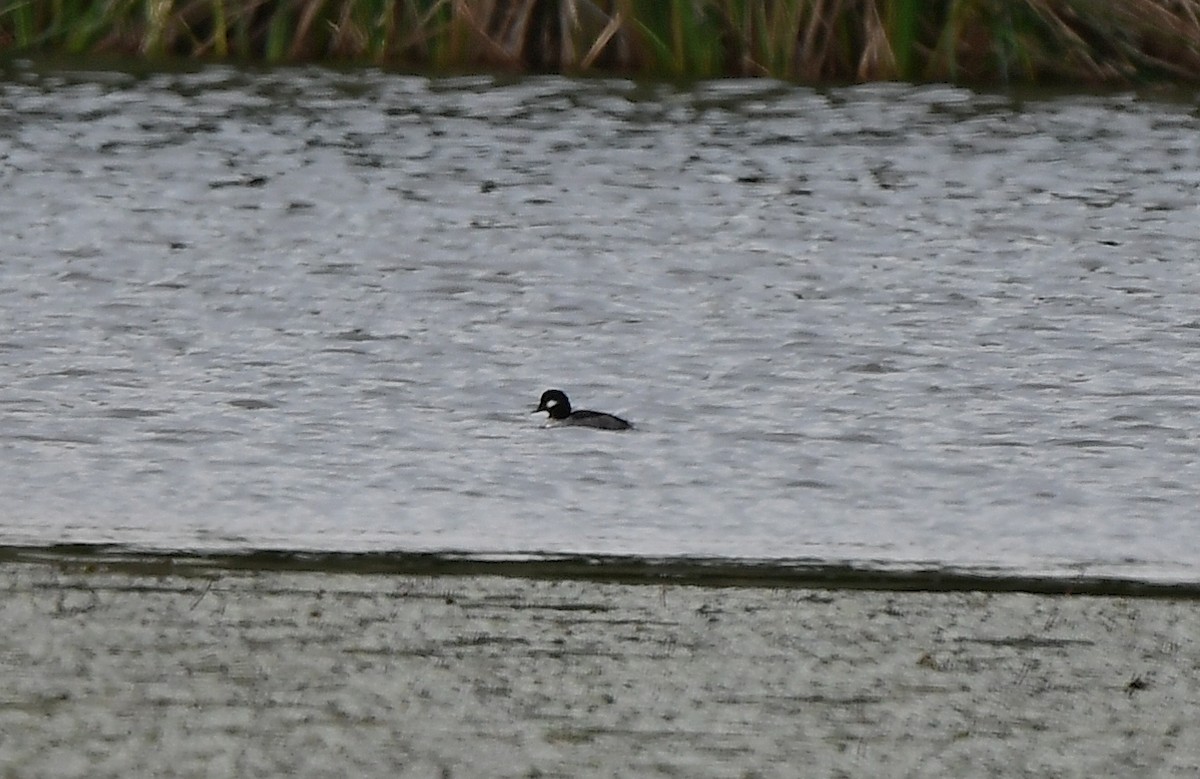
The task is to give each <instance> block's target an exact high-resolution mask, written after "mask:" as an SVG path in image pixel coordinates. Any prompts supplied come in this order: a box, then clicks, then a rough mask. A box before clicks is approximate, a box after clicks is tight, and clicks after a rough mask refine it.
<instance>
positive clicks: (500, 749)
mask: <svg viewBox="0 0 1200 779" xmlns="http://www.w3.org/2000/svg"><path fill="white" fill-rule="evenodd" d="M0 588H3V596H2V597H0V624H2V625H4V627H5V631H4V634H3V636H2V637H0V671H2V673H3V677H4V679H5V685H4V687H5V689H4V694H3V700H2V702H0V772H2V773H4V774H5V775H12V776H21V777H50V776H53V777H68V776H89V777H94V776H118V775H119V776H131V775H143V776H148V775H159V776H210V775H211V776H215V775H241V776H261V775H283V774H285V773H286V774H292V775H298V776H334V775H337V776H344V775H385V774H387V775H396V776H463V777H465V776H592V775H597V776H688V777H691V776H794V775H798V774H797V772H798V771H801V772H803V773H805V774H807V775H812V776H839V775H844V776H862V775H886V776H967V775H970V776H1001V775H1003V776H1039V777H1041V776H1080V777H1084V776H1089V777H1091V776H1131V775H1144V776H1197V775H1200V770H1198V769H1197V766H1200V732H1198V728H1200V726H1198V725H1197V722H1200V716H1198V715H1200V679H1198V675H1197V669H1198V668H1200V652H1198V651H1197V647H1196V645H1195V641H1194V637H1195V636H1196V635H1198V634H1200V612H1198V611H1197V609H1196V607H1195V603H1194V602H1193V601H1189V600H1184V599H1148V598H1125V597H1086V596H1079V595H1075V596H1061V595H1060V596H1047V595H1033V594H1019V593H983V592H873V591H865V590H853V589H849V590H847V589H805V588H765V587H725V588H707V587H699V586H693V585H688V584H661V585H645V584H643V585H631V584H615V583H598V582H589V581H579V580H562V579H560V580H545V579H536V578H522V577H500V576H489V575H441V576H422V575H395V574H392V575H356V574H349V573H328V572H327V573H309V572H297V571H281V570H252V569H244V570H239V569H224V570H221V569H208V570H191V571H186V570H185V571H182V572H172V571H171V570H170V568H169V567H166V568H164V569H162V570H161V571H158V572H153V571H150V570H147V569H136V568H133V569H130V570H120V569H115V568H113V567H107V566H94V565H80V564H75V563H69V562H57V563H56V562H54V561H52V560H47V561H43V562H30V561H23V562H15V561H8V562H5V563H3V564H2V565H0Z"/></svg>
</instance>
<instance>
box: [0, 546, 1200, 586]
mask: <svg viewBox="0 0 1200 779" xmlns="http://www.w3.org/2000/svg"><path fill="white" fill-rule="evenodd" d="M22 563H40V564H50V565H55V566H58V567H60V568H62V569H64V570H73V571H76V572H84V573H93V572H100V571H103V572H108V573H119V574H125V575H129V576H196V577H206V578H214V577H219V576H220V575H221V574H222V573H233V572H244V571H256V572H263V573H326V574H355V575H364V576H502V577H516V578H526V579H544V580H551V581H559V580H561V581H589V582H598V583H601V582H602V583H614V584H643V585H664V584H672V585H686V586H694V587H766V588H772V589H777V588H797V589H831V590H874V591H884V592H990V593H1029V594H1036V595H1086V596H1101V597H1137V598H1177V599H1200V583H1197V582H1169V581H1154V580H1152V579H1146V578H1137V579H1133V578H1120V577H1111V576H1090V575H1087V574H1080V575H1077V576H1062V575H1046V576H1037V575H1029V574H1025V573H1020V572H1013V571H1003V570H984V569H975V570H972V569H962V568H951V567H937V566H931V567H923V566H918V565H913V566H896V565H894V564H893V565H884V564H880V565H877V566H872V565H871V564H870V563H866V562H854V563H849V562H847V563H841V564H830V563H828V562H825V561H821V560H738V559H732V558H711V557H710V558H701V557H657V558H654V557H636V556H631V555H583V554H580V555H572V554H553V555H539V554H513V553H504V554H494V555H489V554H483V553H476V552H423V553H413V552H375V553H371V552H361V553H340V552H312V551H287V550H278V549H261V550H247V551H244V552H168V551H154V550H145V549H136V548H131V547H123V546H120V545H113V544H97V545H86V544H60V545H53V546H43V547H23V546H0V564H10V565H12V564H22Z"/></svg>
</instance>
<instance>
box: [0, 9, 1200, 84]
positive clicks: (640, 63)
mask: <svg viewBox="0 0 1200 779" xmlns="http://www.w3.org/2000/svg"><path fill="white" fill-rule="evenodd" d="M0 50H5V51H9V52H39V51H40V52H61V53H67V54H95V53H107V54H120V55H137V56H144V57H148V58H159V59H161V58H168V57H187V58H197V59H221V60H224V59H236V60H243V61H266V62H272V63H274V62H296V61H312V60H338V61H352V62H370V63H376V64H381V65H388V66H394V67H409V68H423V69H432V70H438V71H444V70H466V69H470V70H480V69H486V70H496V69H500V70H511V71H555V72H573V73H587V72H602V73H622V74H633V75H644V76H659V77H662V76H667V77H686V78H693V77H714V76H770V77H775V78H782V79H790V80H798V81H807V82H813V81H830V80H833V81H868V80H881V79H882V80H897V79H898V80H911V81H929V80H946V81H954V82H962V83H1015V82H1025V83H1029V82H1046V81H1066V82H1076V83H1088V84H1104V83H1130V82H1135V81H1138V80H1144V79H1155V78H1157V79H1162V78H1167V79H1174V80H1183V81H1188V82H1196V81H1200V0H102V1H101V0H0Z"/></svg>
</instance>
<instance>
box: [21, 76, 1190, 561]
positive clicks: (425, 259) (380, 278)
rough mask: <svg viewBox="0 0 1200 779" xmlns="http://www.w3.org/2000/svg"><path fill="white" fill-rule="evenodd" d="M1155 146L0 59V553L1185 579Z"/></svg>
mask: <svg viewBox="0 0 1200 779" xmlns="http://www.w3.org/2000/svg"><path fill="white" fill-rule="evenodd" d="M1198 152H1200V113H1198V112H1197V110H1196V109H1195V108H1194V106H1193V105H1191V104H1183V103H1176V102H1170V101H1165V100H1154V99H1145V98H1141V97H1138V96H1135V95H1110V96H1052V95H1045V96H1040V97H1039V96H1026V97H1025V98H1024V99H1018V98H1016V97H1013V96H1008V95H987V94H976V93H972V92H969V91H965V90H961V89H955V88H950V87H944V86H929V87H912V86H904V85H887V86H868V87H856V88H845V89H832V90H828V91H816V90H812V89H804V88H796V87H792V86H788V85H783V84H779V83H775V82H769V81H726V82H718V83H704V84H698V85H694V86H690V87H673V86H665V85H639V84H635V83H631V82H626V81H617V80H589V81H573V80H568V79H562V78H533V79H524V80H518V81H513V82H508V81H498V80H495V79H492V78H484V77H472V78H461V79H428V78H423V77H414V76H405V75H396V74H386V73H380V72H374V71H355V72H333V71H325V70H318V69H299V70H278V71H269V72H243V71H238V70H234V69H229V68H204V69H202V70H199V71H196V72H187V73H168V74H155V75H149V76H144V77H139V76H135V75H130V74H124V73H115V72H100V71H95V72H91V71H86V70H75V71H66V70H62V69H57V70H56V69H53V68H42V67H39V66H37V65H35V64H31V63H17V64H15V65H13V66H11V67H10V68H9V69H8V70H7V71H5V72H4V74H3V81H0V231H2V236H3V244H2V245H3V250H2V253H0V318H2V319H0V321H2V328H3V329H2V330H0V365H2V367H3V381H2V384H0V490H2V497H3V511H2V512H0V544H10V545H13V544H34V545H40V544H54V543H62V542H70V543H116V544H122V545H128V546H132V547H154V548H167V549H171V548H185V549H258V548H286V549H310V550H351V551H352V550H381V549H382V550H389V549H390V550H398V551H426V550H457V551H464V552H473V553H487V554H492V553H499V554H507V553H521V554H525V553H556V552H575V553H578V552H583V553H597V554H606V553H612V554H633V555H647V556H657V555H671V556H678V555H687V556H717V557H731V558H752V559H755V560H766V559H777V558H778V559H784V558H786V559H799V560H811V561H821V562H830V561H849V562H851V563H855V564H864V565H883V566H892V565H899V566H905V565H934V566H965V567H989V568H990V567H995V568H999V569H1005V570H1016V571H1051V572H1080V571H1083V572H1096V571H1113V572H1116V573H1117V574H1119V575H1129V576H1146V577H1151V578H1164V577H1165V578H1177V579H1189V580H1192V579H1200V544H1197V543H1196V542H1195V539H1196V537H1197V533H1196V522H1197V519H1198V506H1200V501H1198V500H1197V498H1198V497H1200V488H1198V487H1197V484H1198V482H1200V479H1198V477H1200V441H1198V436H1197V432H1198V429H1200V417H1198V415H1197V412H1198V411H1200V387H1198V385H1197V381H1196V376H1197V373H1198V372H1200V310H1198V309H1200V257H1198V256H1197V254H1198V252H1197V249H1198V248H1200V242H1198V239H1200V218H1198V217H1200V197H1198V196H1200V153H1198ZM548 387H560V388H562V389H564V390H566V391H567V392H568V394H569V395H570V396H571V398H572V400H573V401H574V402H575V405H577V406H581V407H587V408H595V409H600V410H605V411H610V412H614V413H619V414H621V415H622V416H625V417H627V418H629V419H631V420H632V421H633V422H634V423H635V425H636V428H635V429H634V430H633V431H631V432H628V433H611V432H607V431H593V430H583V429H571V428H561V427H560V428H547V427H545V422H544V416H543V415H537V416H534V415H531V414H530V413H529V412H530V411H531V410H532V408H533V407H534V405H535V404H536V402H537V399H538V396H539V395H540V394H541V392H542V391H543V390H544V389H546V388H548Z"/></svg>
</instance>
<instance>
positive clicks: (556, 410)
mask: <svg viewBox="0 0 1200 779" xmlns="http://www.w3.org/2000/svg"><path fill="white" fill-rule="evenodd" d="M539 411H545V412H546V413H547V414H549V415H550V419H552V420H553V421H555V422H557V423H559V424H560V425H579V426H581V427H596V428H600V429H601V430H628V429H629V428H631V427H633V425H631V424H629V423H628V422H626V421H625V420H624V419H621V418H620V417H614V416H613V415H612V414H603V413H601V412H599V411H585V410H583V409H580V410H579V411H572V410H571V401H569V400H567V395H566V393H565V392H563V391H562V390H556V389H552V390H546V391H545V392H543V393H542V402H541V403H538V407H537V408H535V409H534V410H533V412H532V413H534V414H536V413H537V412H539Z"/></svg>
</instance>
